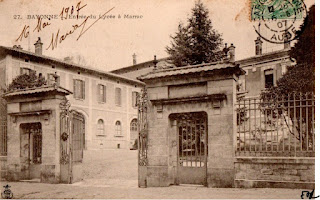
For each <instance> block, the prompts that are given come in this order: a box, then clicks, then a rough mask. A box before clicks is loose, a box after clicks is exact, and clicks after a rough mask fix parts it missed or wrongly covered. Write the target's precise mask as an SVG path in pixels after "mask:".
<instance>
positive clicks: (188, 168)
mask: <svg viewBox="0 0 320 200" xmlns="http://www.w3.org/2000/svg"><path fill="white" fill-rule="evenodd" d="M174 118H175V119H176V120H177V129H178V130H177V131H178V134H177V135H178V137H179V138H178V141H179V149H178V162H179V163H178V182H179V184H200V185H206V182H207V181H206V174H207V155H208V147H207V114H206V113H205V112H198V113H182V114H176V115H174Z"/></svg>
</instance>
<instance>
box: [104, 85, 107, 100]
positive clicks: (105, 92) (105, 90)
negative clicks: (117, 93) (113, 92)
mask: <svg viewBox="0 0 320 200" xmlns="http://www.w3.org/2000/svg"><path fill="white" fill-rule="evenodd" d="M106 88H107V87H106V86H103V102H107V89H106Z"/></svg>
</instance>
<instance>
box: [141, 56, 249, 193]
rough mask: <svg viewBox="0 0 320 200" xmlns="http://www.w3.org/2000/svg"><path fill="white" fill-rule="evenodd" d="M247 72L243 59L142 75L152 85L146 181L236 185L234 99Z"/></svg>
mask: <svg viewBox="0 0 320 200" xmlns="http://www.w3.org/2000/svg"><path fill="white" fill-rule="evenodd" d="M242 73H243V70H241V69H240V68H239V65H235V64H234V63H231V62H224V63H222V62H217V63H210V64H201V65H194V66H187V67H182V68H170V69H162V70H161V69H160V70H155V71H153V72H152V73H149V74H147V75H144V76H141V77H140V78H139V79H140V80H141V81H143V82H145V83H146V88H147V91H148V92H147V93H148V104H147V105H148V111H147V123H148V129H147V130H148V131H147V132H148V143H147V147H148V152H147V160H148V165H147V167H146V172H144V173H145V174H146V179H145V182H146V186H148V187H152V186H169V185H172V184H175V185H177V184H201V185H205V186H208V187H233V184H234V155H235V149H234V141H235V138H234V137H235V134H234V131H235V129H236V113H235V111H234V104H235V101H236V84H237V80H238V77H239V75H240V74H242ZM139 173H140V172H139Z"/></svg>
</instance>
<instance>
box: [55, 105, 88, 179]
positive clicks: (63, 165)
mask: <svg viewBox="0 0 320 200" xmlns="http://www.w3.org/2000/svg"><path fill="white" fill-rule="evenodd" d="M60 145H61V151H60V182H62V183H74V182H76V181H79V180H81V179H82V160H83V150H84V148H85V118H84V116H83V115H82V114H81V113H79V112H76V111H74V110H73V111H68V110H65V111H64V112H61V115H60Z"/></svg>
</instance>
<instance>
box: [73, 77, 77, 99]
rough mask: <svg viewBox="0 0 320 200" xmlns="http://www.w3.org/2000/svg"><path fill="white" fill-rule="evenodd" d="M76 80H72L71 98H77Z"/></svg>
mask: <svg viewBox="0 0 320 200" xmlns="http://www.w3.org/2000/svg"><path fill="white" fill-rule="evenodd" d="M76 89H77V88H76V80H75V79H73V97H74V98H77V90H76Z"/></svg>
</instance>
